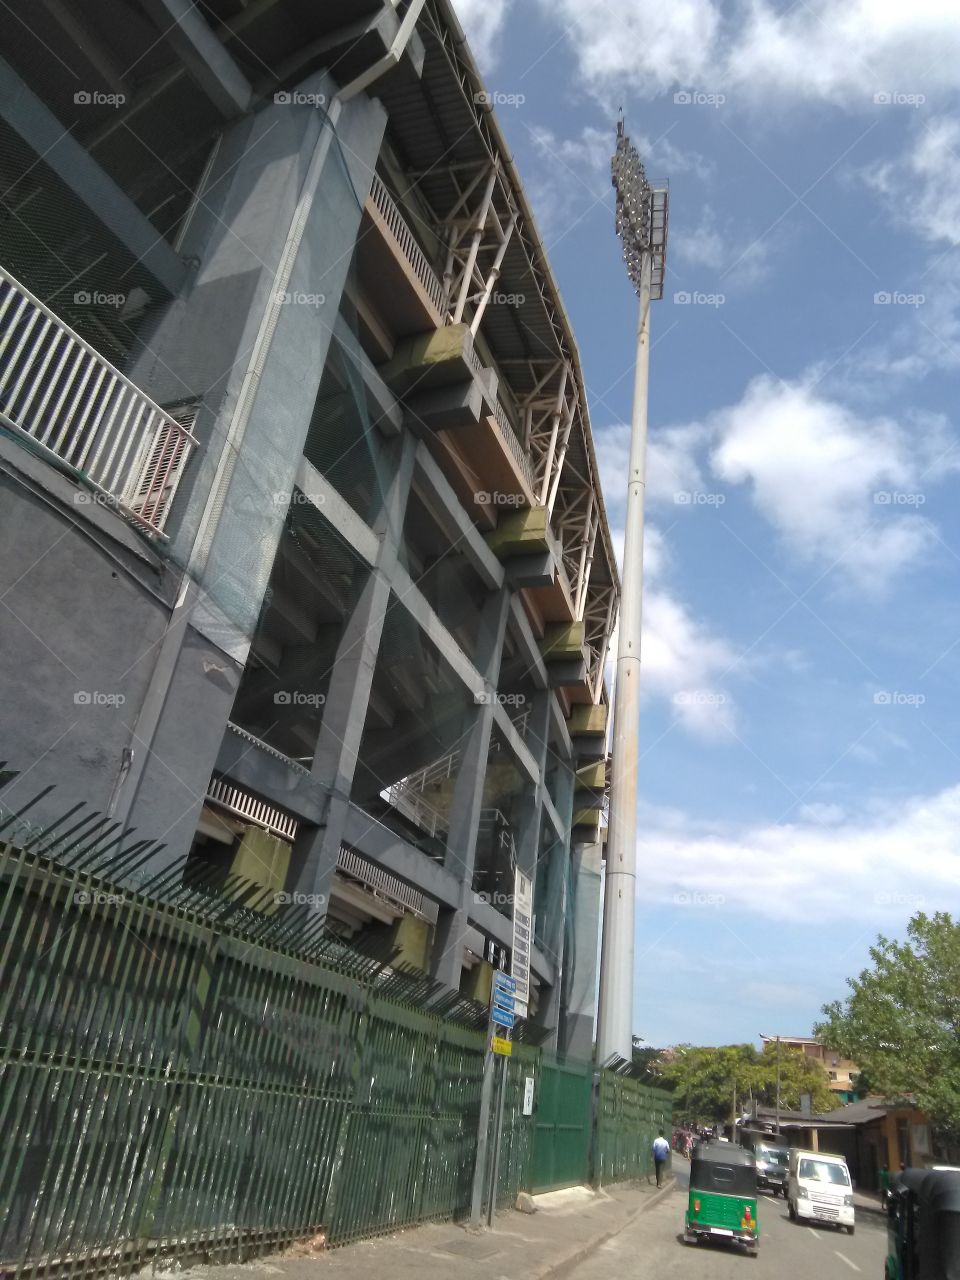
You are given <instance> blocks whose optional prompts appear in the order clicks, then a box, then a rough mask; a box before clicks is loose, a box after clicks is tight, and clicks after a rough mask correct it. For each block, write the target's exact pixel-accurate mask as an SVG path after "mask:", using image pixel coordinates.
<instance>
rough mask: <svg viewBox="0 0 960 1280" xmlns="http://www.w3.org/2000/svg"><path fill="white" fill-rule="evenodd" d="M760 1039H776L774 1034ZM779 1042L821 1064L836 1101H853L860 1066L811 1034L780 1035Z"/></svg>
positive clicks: (774, 1040)
mask: <svg viewBox="0 0 960 1280" xmlns="http://www.w3.org/2000/svg"><path fill="white" fill-rule="evenodd" d="M760 1039H761V1040H762V1041H763V1043H764V1044H776V1041H777V1038H776V1036H761V1037H760ZM780 1043H781V1044H782V1045H784V1046H785V1047H786V1048H788V1049H793V1050H794V1051H795V1052H798V1053H802V1054H804V1055H805V1056H806V1057H808V1058H813V1059H814V1060H815V1061H816V1062H819V1063H820V1064H821V1066H822V1067H823V1070H824V1073H825V1074H826V1077H827V1087H828V1088H829V1089H830V1090H832V1092H833V1093H835V1094H836V1095H837V1100H838V1102H855V1101H856V1100H857V1098H858V1097H859V1096H860V1094H859V1093H858V1092H857V1080H858V1077H859V1075H860V1068H859V1067H858V1066H857V1064H856V1063H855V1062H852V1061H851V1060H850V1059H849V1058H844V1057H841V1055H840V1054H839V1053H835V1052H834V1051H833V1050H832V1049H828V1048H827V1046H826V1045H824V1044H822V1043H821V1042H820V1041H819V1040H815V1039H814V1038H813V1037H812V1036H781V1037H780Z"/></svg>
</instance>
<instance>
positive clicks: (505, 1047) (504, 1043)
mask: <svg viewBox="0 0 960 1280" xmlns="http://www.w3.org/2000/svg"><path fill="white" fill-rule="evenodd" d="M490 1048H491V1049H492V1050H493V1052H494V1053H502V1054H503V1056H504V1057H505V1058H509V1057H510V1055H511V1054H512V1053H513V1042H512V1041H511V1040H504V1039H503V1037H502V1036H494V1037H493V1039H492V1040H491V1041H490Z"/></svg>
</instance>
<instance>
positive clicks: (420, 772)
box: [380, 751, 460, 836]
mask: <svg viewBox="0 0 960 1280" xmlns="http://www.w3.org/2000/svg"><path fill="white" fill-rule="evenodd" d="M459 759H460V752H459V751H451V752H450V753H449V755H445V756H443V757H442V758H441V759H440V760H434V761H433V762H432V763H431V764H428V765H425V766H424V767H423V768H422V769H417V770H416V772H414V773H411V774H408V775H407V776H406V777H405V778H399V779H398V780H397V781H396V782H394V783H392V784H391V785H390V786H389V787H385V788H384V789H383V791H381V792H380V798H381V799H382V800H386V802H387V804H389V805H391V806H392V807H393V808H394V809H396V810H397V812H398V813H402V814H403V816H404V817H405V818H409V820H410V821H411V822H413V823H414V824H415V825H416V826H418V827H419V828H420V829H421V831H425V832H426V833H427V835H430V836H437V835H440V833H441V832H444V831H446V830H448V828H449V825H450V824H449V821H448V819H447V815H446V814H445V813H441V811H440V810H439V809H438V808H437V807H436V806H435V805H432V804H431V803H430V801H429V800H427V798H426V797H425V795H424V792H425V791H426V789H427V787H429V786H431V785H432V784H433V783H436V782H445V781H446V780H447V779H448V778H452V777H453V773H454V769H455V767H456V765H457V763H458V761H459Z"/></svg>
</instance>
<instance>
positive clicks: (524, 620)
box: [510, 596, 548, 689]
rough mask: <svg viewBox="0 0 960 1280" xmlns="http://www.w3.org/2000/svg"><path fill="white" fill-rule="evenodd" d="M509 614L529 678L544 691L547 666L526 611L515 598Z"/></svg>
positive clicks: (511, 602)
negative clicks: (511, 617) (510, 614)
mask: <svg viewBox="0 0 960 1280" xmlns="http://www.w3.org/2000/svg"><path fill="white" fill-rule="evenodd" d="M510 612H511V613H512V614H513V634H514V637H515V638H517V639H519V641H520V644H521V646H522V648H523V659H524V662H525V664H526V667H527V671H528V672H529V673H530V678H531V680H532V681H533V682H534V684H535V685H536V686H537V687H538V688H539V689H545V688H546V687H547V684H548V680H547V664H546V663H545V662H544V660H543V654H542V653H541V652H540V642H539V640H538V639H537V637H536V636H535V635H534V634H533V628H532V627H531V626H530V619H529V618H528V617H527V611H526V609H524V607H523V605H522V604H521V602H520V601H519V600H518V599H517V597H516V596H514V597H513V599H512V600H511V601H510Z"/></svg>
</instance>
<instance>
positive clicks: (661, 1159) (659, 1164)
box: [653, 1129, 670, 1187]
mask: <svg viewBox="0 0 960 1280" xmlns="http://www.w3.org/2000/svg"><path fill="white" fill-rule="evenodd" d="M669 1155H670V1143H669V1142H668V1141H667V1140H666V1138H665V1137H664V1136H663V1130H662V1129H661V1130H660V1133H659V1134H658V1135H657V1137H656V1138H654V1140H653V1166H654V1168H655V1169H656V1171H657V1186H658V1187H660V1186H663V1166H664V1165H665V1164H666V1163H667V1157H668V1156H669Z"/></svg>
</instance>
